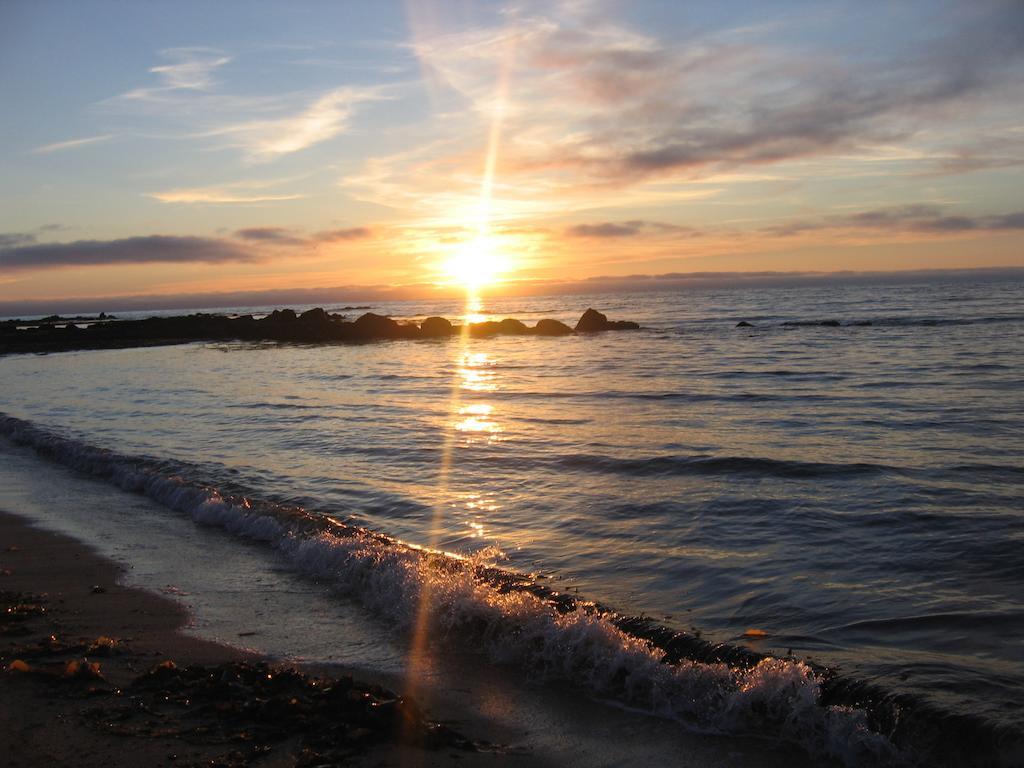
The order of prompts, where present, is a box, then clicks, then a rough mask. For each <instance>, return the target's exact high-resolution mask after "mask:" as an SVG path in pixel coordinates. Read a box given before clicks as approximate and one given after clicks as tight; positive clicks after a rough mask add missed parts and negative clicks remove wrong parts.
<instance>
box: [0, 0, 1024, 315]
mask: <svg viewBox="0 0 1024 768" xmlns="http://www.w3.org/2000/svg"><path fill="white" fill-rule="evenodd" d="M0 105H2V108H0V110H2V114H3V119H2V120H0V304H5V305H10V304H11V303H12V302H15V303H16V302H23V303H24V302H42V303H43V304H45V303H47V302H50V303H52V304H53V305H54V306H55V307H57V306H59V305H61V303H67V302H69V301H70V300H71V299H81V298H89V297H162V298H163V299H167V297H174V296H185V295H187V296H197V295H199V296H204V295H207V294H209V295H211V297H212V298H211V301H212V302H213V304H217V303H219V302H217V301H216V296H217V295H219V294H240V293H246V292H248V293H249V294H252V295H256V294H259V295H264V296H269V295H272V294H273V292H274V291H281V292H285V291H292V292H293V293H294V292H299V293H301V292H302V291H311V292H315V291H323V290H325V289H332V288H337V289H338V291H339V292H346V291H347V294H346V295H358V294H359V292H360V291H363V292H364V293H367V294H372V293H374V292H376V293H378V294H379V293H382V292H383V293H388V292H390V293H391V294H393V295H395V296H414V295H433V294H437V293H443V292H445V291H449V292H450V291H455V290H461V289H462V288H463V287H464V286H465V285H466V284H472V285H475V286H477V287H479V288H481V289H483V290H486V291H491V292H493V293H495V294H498V293H503V292H504V293H511V292H519V293H523V292H530V291H531V290H537V291H550V290H552V287H553V286H554V287H557V286H558V285H561V284H566V285H568V284H575V283H578V282H579V281H586V280H594V279H600V280H609V279H615V278H623V279H625V278H630V279H633V278H635V277H636V276H645V277H643V279H644V280H647V281H648V282H652V283H655V284H656V283H657V282H658V279H659V278H658V276H661V275H666V276H669V278H671V279H673V280H677V281H678V280H680V279H681V278H680V275H684V276H685V275H687V274H690V273H697V274H709V273H713V274H716V275H717V274H722V273H737V274H738V273H775V272H783V273H820V272H836V271H844V272H847V271H853V272H877V271H889V270H934V269H957V270H963V269H971V268H1005V267H1024V183H1022V178H1024V176H1022V173H1021V171H1022V165H1024V106H1022V105H1024V3H1021V2H1019V0H972V1H971V2H941V1H938V0H935V1H932V2H900V3H864V2H800V1H798V0H793V1H791V2H781V1H780V2H771V3H763V2H753V1H752V0H747V1H742V2H741V1H736V2H733V1H732V0H721V1H720V2H716V3H704V2H686V1H685V0H664V1H661V2H658V1H654V0H651V1H647V2H644V1H641V0H638V1H637V2H628V3H627V2H605V1H603V0H562V1H561V2H558V1H557V0H551V1H545V2H531V1H530V0H524V1H522V2H514V3H502V2H482V1H479V2H474V1H471V0H444V1H441V0H405V1H403V2H388V1H387V0H377V1H376V2H372V3H370V2H354V1H353V2H319V3H316V2H293V3H287V4H285V3H277V2H275V3H262V2H227V1H223V0H222V1H221V2H216V3H209V2H188V1H187V0H178V1H177V2H173V3H171V2H167V3H157V2H152V3H150V2H145V3H133V2H124V1H122V2H105V1H104V0H93V1H92V2H89V3H82V2H54V1H51V0H0ZM648 276H651V277H648ZM669 278H666V279H669ZM342 289H344V290H342ZM40 305H42V304H40Z"/></svg>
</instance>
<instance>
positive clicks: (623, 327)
mask: <svg viewBox="0 0 1024 768" xmlns="http://www.w3.org/2000/svg"><path fill="white" fill-rule="evenodd" d="M639 327H640V326H639V325H637V324H636V323H633V322H630V321H628V320H609V319H608V316H607V315H605V314H602V313H601V312H598V311H597V310H596V309H593V308H590V309H588V310H587V311H586V312H584V313H583V316H582V317H581V318H580V319H579V321H578V322H577V323H576V333H595V332H597V331H635V330H636V329H637V328H639Z"/></svg>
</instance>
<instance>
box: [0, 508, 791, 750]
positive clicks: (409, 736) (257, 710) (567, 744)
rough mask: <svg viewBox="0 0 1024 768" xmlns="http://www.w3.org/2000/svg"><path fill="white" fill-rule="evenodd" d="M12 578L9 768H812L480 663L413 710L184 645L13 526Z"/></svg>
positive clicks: (155, 608)
mask: <svg viewBox="0 0 1024 768" xmlns="http://www.w3.org/2000/svg"><path fill="white" fill-rule="evenodd" d="M0 574H2V575H0V598H2V600H0V602H2V606H0V670H2V671H0V755H3V756H4V758H5V760H4V761H3V765H4V766H5V768H21V767H22V766H26V767H27V766H40V765H46V766H81V767H82V768H91V767H92V766H97V767H99V766H114V767H115V768H117V767H119V766H171V765H175V766H182V765H185V766H233V767H234V766H246V765H257V766H268V767H269V768H276V767H277V766H289V767H290V766H314V765H336V764H341V763H344V764H345V765H356V766H450V765H459V766H490V767H493V768H503V766H506V765H511V766H516V768H533V766H567V767H569V768H577V767H578V768H594V767H595V766H619V765H645V766H646V765H658V764H664V759H665V758H666V756H669V755H671V756H672V759H671V763H672V764H673V765H677V766H685V767H688V768H704V767H705V766H723V767H724V766H735V767H736V768H742V767H746V766H758V767H759V768H766V767H767V768H771V767H772V766H802V765H806V764H807V759H806V757H805V756H804V755H802V754H801V753H799V752H798V751H795V750H793V749H792V748H787V747H785V746H784V745H779V744H776V743H768V742H763V741H755V740H750V739H734V738H729V737H711V736H700V735H697V734H689V733H686V732H685V731H683V730H681V729H679V728H678V727H677V726H674V725H673V724H672V723H669V722H666V721H660V720H658V719H655V718H650V717H647V716H644V715H642V714H639V713H631V712H629V711H625V710H621V709H617V708H610V707H608V706H607V705H606V704H603V703H601V702H597V701H593V700H590V699H588V698H587V697H581V696H580V695H579V693H578V692H576V691H573V690H572V689H571V688H561V687H557V686H556V687H550V686H537V685H527V686H526V687H525V688H524V687H523V685H522V684H520V683H516V682H515V681H514V680H512V679H510V677H509V672H508V671H507V670H504V671H503V670H501V669H498V668H491V667H490V666H488V665H479V664H477V663H472V664H470V665H468V666H467V665H464V664H460V663H458V662H456V663H455V664H454V665H453V664H445V663H444V662H442V661H440V660H438V659H434V660H433V661H432V662H430V663H432V664H434V665H435V668H434V669H433V671H432V674H431V675H429V679H430V681H431V682H430V683H429V684H428V685H426V686H425V687H421V688H418V689H417V702H414V703H412V704H411V705H406V704H405V702H404V700H403V699H401V698H400V697H398V696H396V694H394V693H391V692H390V691H389V690H388V689H389V688H390V689H391V690H398V691H401V690H402V689H403V688H404V685H403V682H404V681H403V680H402V679H399V678H396V677H394V676H392V677H388V676H386V675H383V674H378V675H376V676H374V675H369V677H370V678H372V679H370V681H369V682H368V683H361V682H359V679H366V677H367V673H366V672H365V671H356V672H355V676H356V680H355V681H353V680H352V679H351V678H350V677H347V676H345V675H343V672H345V671H348V672H352V671H353V670H345V669H344V668H343V667H341V666H340V665H335V666H332V667H331V668H330V669H329V671H328V672H326V673H325V669H324V668H316V667H306V668H303V669H300V670H299V672H300V674H293V673H292V672H290V671H288V670H289V669H290V667H288V666H281V665H275V664H270V665H269V666H268V667H263V666H261V665H263V664H265V663H267V662H266V660H264V659H261V658H260V657H258V656H257V655H255V654H253V653H247V652H245V651H242V650H239V649H237V648H233V647H230V646H226V645H219V644H217V643H212V642H208V641H204V640H201V639H197V638H195V637H192V636H189V635H187V634H184V633H183V632H182V631H181V630H182V628H183V626H184V625H185V624H186V623H187V622H188V620H189V616H188V614H187V612H186V610H185V609H184V608H182V607H181V606H180V605H179V604H177V603H176V602H174V601H173V600H171V599H170V598H169V597H165V596H162V595H159V594H156V593H152V592H148V591H145V590H142V589H136V588H129V587H125V586H122V585H120V584H119V583H118V580H119V577H120V576H121V574H122V569H121V567H120V566H119V565H117V564H116V563H114V562H112V561H109V560H107V559H105V558H103V557H101V556H99V555H97V554H96V553H95V552H93V551H92V550H91V549H89V548H88V547H87V546H85V545H83V544H81V543H79V542H78V541H77V540H75V539H72V538H69V537H67V536H64V535H61V534H58V533H53V532H50V531H44V530H41V529H39V528H35V527H32V525H31V524H30V523H29V522H28V521H27V520H26V519H23V518H21V517H18V516H15V515H11V514H8V513H4V512H0ZM104 638H109V639H110V640H112V641H114V642H113V643H111V642H110V640H106V639H104ZM168 661H170V662H173V665H174V666H173V669H172V668H171V665H169V664H167V662H168ZM69 663H70V664H71V665H72V666H71V667H69ZM76 664H77V666H76ZM92 664H98V665H99V667H98V669H96V670H95V671H97V672H98V673H99V675H100V677H96V676H94V675H93V674H92V672H93V668H92V667H91V666H90V665H92ZM190 665H203V666H202V667H199V666H190ZM26 667H27V671H24V669H25V668H26ZM154 668H156V672H153V670H154ZM69 671H70V672H71V674H69ZM314 675H322V677H320V678H318V679H316V681H315V682H313V678H312V676H314ZM268 677H270V678H273V681H272V682H267V678H268ZM282 686H283V687H282ZM339 694H340V696H339ZM293 699H294V700H295V702H293Z"/></svg>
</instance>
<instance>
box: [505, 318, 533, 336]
mask: <svg viewBox="0 0 1024 768" xmlns="http://www.w3.org/2000/svg"><path fill="white" fill-rule="evenodd" d="M529 332H530V329H529V328H527V327H526V325H525V324H524V323H523V322H522V321H520V320H516V319H514V318H511V317H507V318H505V319H504V320H502V321H501V322H500V323H498V333H507V334H510V335H513V336H517V335H521V334H525V333H529Z"/></svg>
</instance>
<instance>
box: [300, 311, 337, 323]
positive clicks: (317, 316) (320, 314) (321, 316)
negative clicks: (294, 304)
mask: <svg viewBox="0 0 1024 768" xmlns="http://www.w3.org/2000/svg"><path fill="white" fill-rule="evenodd" d="M330 319H331V318H330V316H329V315H328V314H327V313H326V312H324V310H323V308H322V307H316V308H315V309H307V310H306V311H305V312H303V313H302V314H301V315H299V320H301V321H302V322H304V323H327V322H330Z"/></svg>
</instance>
